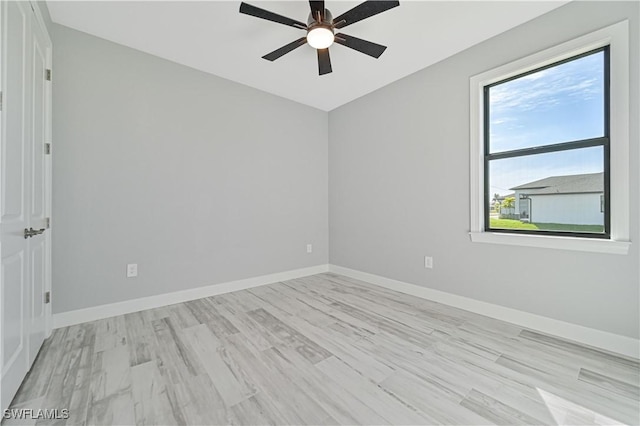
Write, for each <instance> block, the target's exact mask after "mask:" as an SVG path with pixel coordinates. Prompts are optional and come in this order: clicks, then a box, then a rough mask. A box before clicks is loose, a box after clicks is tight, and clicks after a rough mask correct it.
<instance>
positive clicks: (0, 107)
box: [0, 92, 2, 111]
mask: <svg viewBox="0 0 640 426" xmlns="http://www.w3.org/2000/svg"><path fill="white" fill-rule="evenodd" d="M0 111H2V92H0Z"/></svg>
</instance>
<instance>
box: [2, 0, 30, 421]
mask: <svg viewBox="0 0 640 426" xmlns="http://www.w3.org/2000/svg"><path fill="white" fill-rule="evenodd" d="M2 6H3V11H2V15H3V16H2V27H3V28H2V31H3V34H2V36H3V37H2V38H3V43H2V44H3V46H2V48H3V52H2V83H3V84H2V104H3V105H2V145H1V147H2V148H1V150H0V160H1V163H0V166H1V168H0V169H1V171H2V172H1V173H0V192H1V198H0V212H1V214H0V227H1V240H0V257H1V259H2V261H1V262H2V273H1V277H0V279H1V283H0V285H1V289H0V301H1V303H0V309H1V310H2V312H1V316H0V323H1V327H2V328H1V330H0V331H1V332H2V343H1V345H2V346H1V348H0V352H1V355H0V358H1V361H2V362H1V364H2V370H1V373H2V378H1V380H2V384H1V386H2V396H1V398H2V408H6V407H7V406H8V404H9V402H11V398H12V397H13V394H14V393H15V391H16V390H17V389H18V386H19V385H20V383H21V382H22V379H23V377H24V375H25V374H26V372H27V371H28V369H29V360H28V348H27V345H28V344H29V343H28V341H27V327H28V323H27V310H28V304H27V303H28V300H27V297H28V295H27V292H28V290H29V287H28V284H29V280H30V277H29V265H28V260H29V259H28V258H29V253H28V243H27V240H25V238H24V230H25V228H28V227H29V226H28V225H29V214H28V202H29V200H28V197H25V194H26V193H27V190H28V187H29V185H30V182H29V180H30V178H31V176H30V173H29V161H27V160H28V158H29V148H30V147H29V143H27V142H28V139H29V134H28V125H27V122H26V117H25V114H24V109H25V108H26V107H27V101H28V94H27V86H26V82H27V79H28V74H27V71H28V69H27V62H28V59H29V58H28V54H27V51H28V47H29V42H28V40H26V38H27V37H25V35H26V34H28V33H29V30H28V28H29V21H30V17H29V15H28V13H31V9H30V6H29V4H28V3H26V2H14V1H11V2H3V4H2Z"/></svg>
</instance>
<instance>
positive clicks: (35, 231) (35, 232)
mask: <svg viewBox="0 0 640 426" xmlns="http://www.w3.org/2000/svg"><path fill="white" fill-rule="evenodd" d="M45 230H46V228H41V229H33V228H29V229H27V228H24V239H25V240H26V239H27V238H30V237H34V236H36V235H40V234H42V233H43V232H44V231H45Z"/></svg>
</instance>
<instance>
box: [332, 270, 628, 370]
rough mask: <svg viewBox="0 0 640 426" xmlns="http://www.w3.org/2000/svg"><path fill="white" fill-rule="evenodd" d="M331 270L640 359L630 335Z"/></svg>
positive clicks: (440, 292) (400, 283) (403, 284)
mask: <svg viewBox="0 0 640 426" xmlns="http://www.w3.org/2000/svg"><path fill="white" fill-rule="evenodd" d="M329 271H330V272H334V273H336V274H340V275H344V276H347V277H351V278H355V279H357V280H362V281H366V282H368V283H371V284H376V285H379V286H381V287H385V288H388V289H390V290H395V291H399V292H401V293H406V294H410V295H412V296H417V297H420V298H423V299H428V300H432V301H434V302H438V303H443V304H445V305H449V306H453V307H456V308H460V309H464V310H466V311H470V312H474V313H476V314H480V315H484V316H487V317H491V318H496V319H499V320H502V321H507V322H510V323H513V324H516V325H519V326H522V327H526V328H529V329H531V330H537V331H541V332H543V333H547V334H551V335H554V336H558V337H562V338H565V339H568V340H573V341H575V342H579V343H583V344H586V345H590V346H594V347H597V348H601V349H604V350H607V351H611V352H615V353H618V354H622V355H626V356H629V357H633V358H640V340H636V339H633V338H631V337H627V336H621V335H618V334H613V333H607V332H606V331H601V330H596V329H593V328H588V327H583V326H581V325H577V324H571V323H568V322H564V321H559V320H556V319H552V318H548V317H543V316H541V315H536V314H531V313H529V312H523V311H519V310H517V309H512V308H507V307H504V306H500V305H494V304H492V303H487V302H481V301H479V300H475V299H470V298H468V297H464V296H458V295H456V294H452V293H446V292H444V291H439V290H434V289H431V288H428V287H422V286H419V285H415V284H409V283H405V282H402V281H396V280H392V279H390V278H385V277H381V276H379V275H373V274H369V273H366V272H361V271H356V270H354V269H349V268H344V267H342V266H336V265H329Z"/></svg>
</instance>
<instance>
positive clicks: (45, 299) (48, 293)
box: [44, 291, 51, 304]
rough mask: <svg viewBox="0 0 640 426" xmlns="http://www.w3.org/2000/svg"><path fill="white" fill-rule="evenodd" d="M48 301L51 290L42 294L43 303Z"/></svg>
mask: <svg viewBox="0 0 640 426" xmlns="http://www.w3.org/2000/svg"><path fill="white" fill-rule="evenodd" d="M50 302H51V292H50V291H48V292H46V293H45V294H44V303H45V304H47V303H50Z"/></svg>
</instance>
